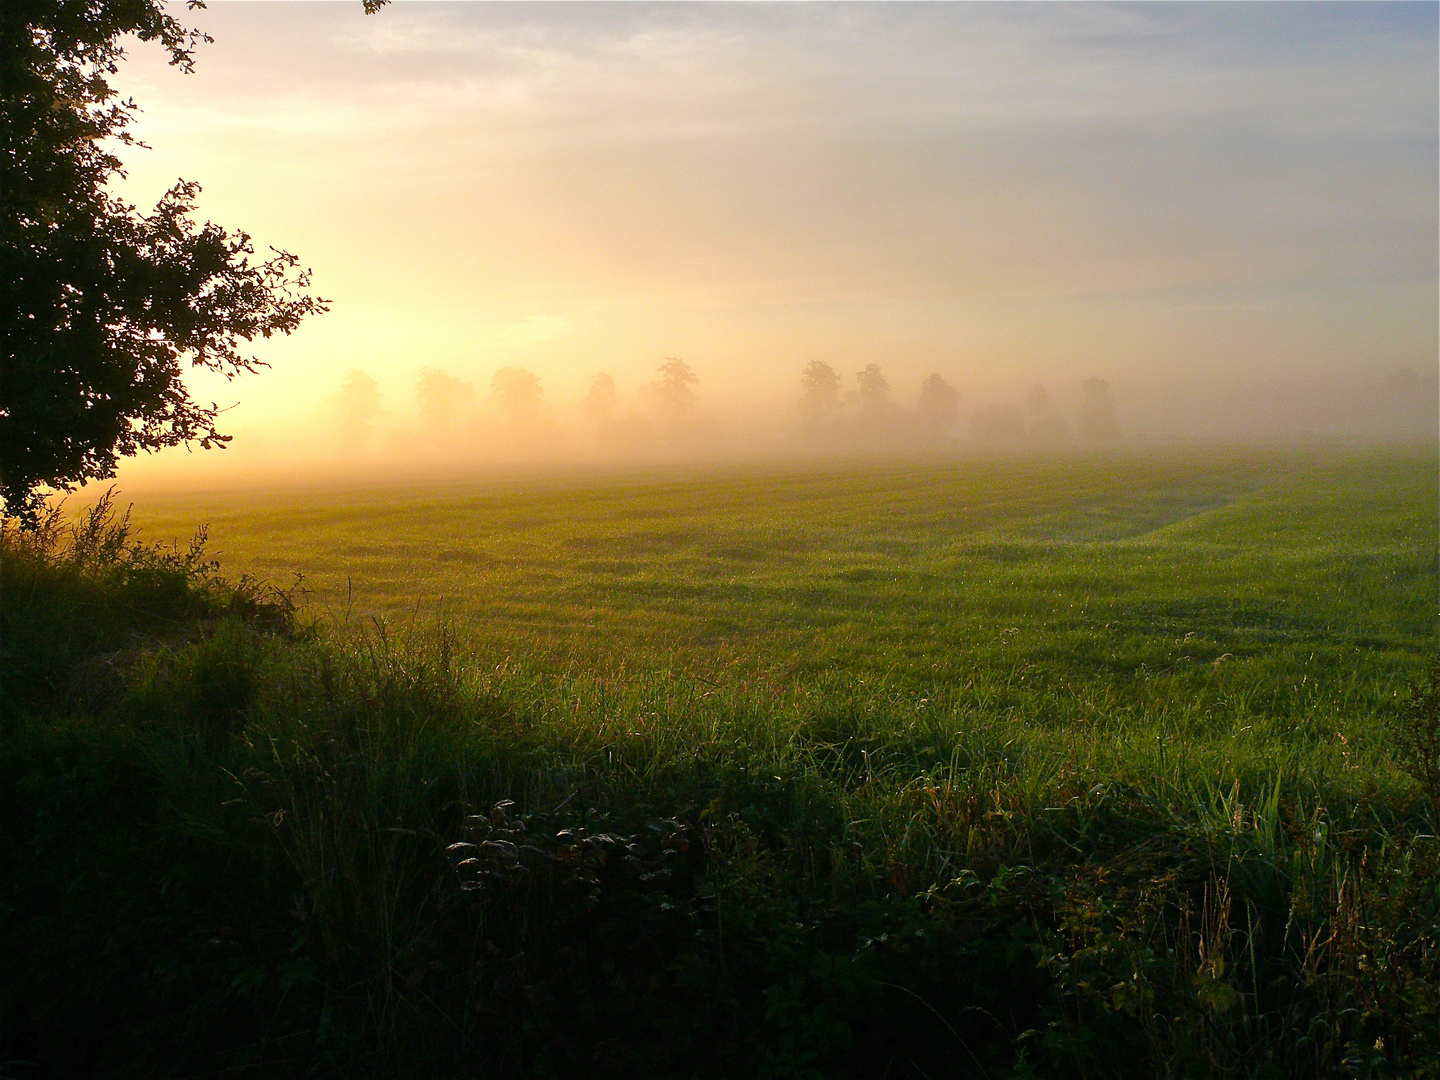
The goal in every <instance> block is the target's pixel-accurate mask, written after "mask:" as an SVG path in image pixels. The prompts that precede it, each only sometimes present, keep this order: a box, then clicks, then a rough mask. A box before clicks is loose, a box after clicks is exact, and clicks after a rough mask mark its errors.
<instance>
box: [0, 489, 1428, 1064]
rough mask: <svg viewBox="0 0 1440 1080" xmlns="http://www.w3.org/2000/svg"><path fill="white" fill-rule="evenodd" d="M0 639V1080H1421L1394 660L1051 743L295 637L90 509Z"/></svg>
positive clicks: (9, 577) (413, 648)
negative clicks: (1304, 687) (1340, 684)
mask: <svg viewBox="0 0 1440 1080" xmlns="http://www.w3.org/2000/svg"><path fill="white" fill-rule="evenodd" d="M1387 572H1388V571H1387ZM3 619H4V622H3V649H4V656H3V660H0V679H3V683H0V692H3V731H0V1075H3V1076H4V1077H7V1078H8V1077H16V1078H19V1077H26V1078H29V1077H36V1078H39V1077H77V1076H106V1077H110V1076H114V1077H123V1076H135V1077H146V1078H154V1077H193V1076H220V1075H228V1076H312V1077H314V1076H321V1077H323V1076H347V1077H349V1076H369V1075H377V1076H378V1075H399V1076H434V1077H445V1076H475V1077H529V1076H557V1077H558V1076H596V1077H603V1076H615V1077H638V1076H654V1077H663V1076H673V1077H692V1076H693V1077H746V1076H765V1077H796V1076H814V1077H846V1076H854V1077H883V1076H892V1077H932V1078H933V1077H940V1076H976V1077H1023V1076H1036V1077H1101V1076H1116V1077H1120V1076H1134V1077H1154V1076H1175V1077H1182V1076H1183V1077H1209V1076H1216V1077H1219V1076H1226V1077H1229V1076H1235V1077H1240V1076H1245V1077H1250V1076H1254V1077H1265V1076H1275V1077H1315V1076H1374V1077H1380V1076H1386V1077H1392V1076H1393V1077H1424V1076H1435V1075H1437V1074H1440V841H1437V839H1436V834H1437V825H1440V717H1437V697H1436V682H1435V673H1434V671H1431V672H1430V673H1429V674H1428V676H1427V674H1426V670H1425V668H1426V662H1425V661H1424V660H1423V659H1422V657H1421V655H1420V654H1416V653H1414V652H1412V653H1411V654H1410V659H1409V660H1408V661H1407V662H1405V663H1404V664H1402V668H1403V676H1404V677H1403V679H1402V680H1401V681H1402V683H1404V684H1413V685H1414V689H1413V690H1412V691H1411V692H1410V694H1409V696H1408V697H1407V696H1405V695H1404V694H1399V695H1396V694H1395V693H1393V692H1391V691H1389V690H1387V689H1385V688H1384V687H1383V686H1382V688H1381V689H1380V690H1379V691H1376V692H1374V693H1371V692H1370V690H1368V689H1367V688H1366V687H1357V686H1354V685H1351V686H1350V687H1349V689H1348V690H1345V691H1344V693H1342V692H1341V691H1340V690H1335V691H1334V692H1333V693H1331V692H1330V691H1327V692H1326V693H1327V695H1328V696H1326V697H1325V698H1324V699H1323V700H1321V699H1320V698H1304V697H1303V695H1301V697H1299V698H1296V699H1295V700H1299V701H1301V703H1302V706H1303V707H1301V708H1299V709H1298V711H1297V712H1294V713H1292V712H1288V711H1285V710H1281V709H1278V708H1271V709H1270V710H1269V713H1268V714H1267V711H1266V708H1265V707H1264V706H1260V705H1256V706H1253V707H1252V712H1251V713H1249V714H1244V715H1242V718H1244V716H1249V717H1250V721H1247V722H1249V723H1250V726H1247V727H1245V728H1244V729H1243V730H1244V731H1245V732H1248V733H1249V734H1247V735H1245V736H1243V737H1242V736H1240V735H1232V734H1231V733H1230V732H1229V731H1228V730H1227V731H1219V730H1218V729H1216V725H1217V724H1218V720H1216V716H1218V715H1219V713H1218V711H1216V712H1214V714H1213V715H1212V713H1210V712H1206V710H1205V708H1201V707H1200V706H1196V708H1195V709H1191V710H1189V711H1187V710H1185V709H1177V710H1175V711H1172V712H1169V713H1164V714H1161V713H1154V714H1144V713H1143V710H1141V709H1139V707H1138V706H1133V705H1131V704H1127V700H1126V699H1118V698H1117V699H1114V700H1112V701H1110V703H1109V706H1107V707H1110V708H1111V711H1112V712H1114V713H1115V714H1116V716H1117V717H1118V719H1115V720H1114V721H1113V722H1112V723H1111V725H1110V726H1109V727H1107V726H1106V725H1105V723H1104V722H1102V721H1097V720H1095V718H1094V717H1095V712H1096V710H1094V709H1087V708H1080V707H1079V706H1077V705H1076V701H1077V700H1078V699H1080V698H1082V697H1083V696H1084V694H1085V692H1086V691H1085V689H1084V688H1083V687H1081V686H1079V685H1068V686H1067V685H1066V684H1064V682H1063V680H1061V679H1059V678H1058V677H1056V678H1055V679H1054V680H1052V685H1051V686H1050V687H1049V689H1048V691H1047V692H1048V693H1050V694H1052V695H1053V697H1054V701H1055V706H1054V707H1055V709H1056V710H1057V711H1058V712H1059V713H1063V715H1064V716H1065V717H1066V718H1067V719H1065V720H1064V722H1063V725H1062V722H1061V721H1060V720H1056V721H1054V723H1053V724H1052V725H1051V726H1049V727H1046V726H1045V725H1044V724H1039V723H1037V724H1035V725H1030V726H1025V725H1017V724H1016V723H1014V722H1013V717H1011V716H1009V715H1008V714H1007V711H1006V710H1007V708H1009V707H1010V706H1009V705H1008V704H1007V701H1008V700H1010V699H1005V698H1004V697H1003V694H1004V692H1005V691H1004V688H1001V690H997V691H996V692H995V693H996V695H997V696H996V697H995V698H994V700H990V701H988V703H987V702H980V703H976V702H975V701H973V700H970V699H965V698H964V695H963V694H960V693H959V692H958V691H957V692H955V693H952V694H949V696H948V697H947V693H948V692H944V691H941V692H937V693H935V694H933V695H932V696H931V697H924V696H917V692H916V691H915V689H914V688H913V687H909V686H905V685H902V684H901V683H898V682H897V683H886V682H885V681H884V680H875V679H872V680H870V681H868V682H867V681H864V680H856V679H847V678H846V677H845V676H844V675H843V673H838V674H832V675H830V676H826V675H824V674H823V673H821V674H817V675H814V676H813V677H809V678H808V680H801V681H798V682H795V683H793V684H787V685H779V684H773V683H769V684H767V683H765V682H763V680H754V681H752V680H750V679H749V678H748V677H747V680H746V681H744V682H739V681H736V682H732V683H727V682H724V681H721V680H717V679H715V678H712V677H711V675H713V672H712V673H710V674H706V673H703V672H699V671H696V672H687V671H684V670H678V671H676V670H671V671H664V672H659V671H652V672H649V673H646V672H635V673H632V674H630V675H628V676H627V675H625V674H624V673H623V672H622V673H619V674H614V673H611V674H607V675H603V676H602V675H592V676H587V675H585V674H582V673H576V672H574V671H569V672H566V673H560V674H554V673H550V674H544V675H542V674H537V673H536V672H535V671H532V670H529V669H526V668H525V667H524V666H523V665H521V664H512V663H511V662H510V661H509V660H506V659H501V658H496V657H488V656H487V657H480V658H477V657H474V656H471V655H469V654H467V653H466V651H465V650H464V648H462V647H460V646H458V645H457V641H456V637H455V635H454V634H453V633H452V632H451V631H449V630H447V629H446V627H445V626H444V625H443V624H437V625H435V626H434V627H432V628H431V629H426V630H415V629H411V630H407V631H404V632H397V631H394V630H393V629H387V627H386V624H384V623H383V622H378V621H372V622H369V623H368V624H365V625H356V624H354V623H353V622H352V623H348V624H347V623H341V624H339V625H336V626H332V627H330V628H329V629H325V630H320V629H316V628H315V627H312V626H308V625H306V624H305V623H304V622H303V620H302V619H301V618H300V617H299V616H298V615H297V609H296V606H295V604H294V603H293V602H292V597H291V596H290V595H287V594H286V593H284V592H281V591H277V590H275V589H272V588H268V587H263V586H260V585H258V584H257V583H255V582H253V581H250V580H247V579H242V580H240V581H238V582H227V581H224V580H222V579H221V578H220V577H219V574H218V571H217V569H216V567H215V566H214V565H213V564H212V563H210V562H208V561H207V560H206V557H205V555H204V553H203V550H202V549H201V548H200V547H199V546H198V545H197V546H195V547H193V548H191V549H188V550H187V549H183V548H182V549H166V548H160V547H154V546H144V545H140V544H138V543H137V542H136V541H135V540H134V539H133V537H132V536H131V535H130V534H129V531H128V528H127V525H126V523H125V522H124V521H123V520H118V519H117V518H116V516H115V515H114V513H113V511H112V509H111V508H110V507H109V506H108V504H105V503H102V504H101V506H100V507H98V508H97V509H96V510H95V511H94V512H92V513H91V514H90V515H89V516H88V517H87V518H86V519H85V520H84V521H82V522H81V523H80V525H79V526H76V527H71V526H69V525H65V524H62V521H61V519H60V518H58V517H52V518H51V519H50V521H49V522H48V523H47V524H46V525H45V526H44V527H42V528H41V529H40V530H39V531H38V532H33V533H24V532H19V531H16V530H14V529H11V528H9V527H8V526H7V528H6V531H5V533H4V549H3ZM1325 632H1326V633H1330V634H1333V635H1338V634H1341V628H1340V627H1338V626H1337V627H1332V628H1331V629H1328V630H1326V631H1325ZM1322 646H1323V643H1322V645H1321V646H1317V649H1322ZM1199 648H1200V646H1199V644H1198V643H1197V645H1196V646H1195V649H1194V650H1192V651H1197V650H1198V649H1199ZM1338 648H1339V646H1334V647H1333V648H1332V652H1331V654H1330V655H1331V656H1332V657H1333V656H1336V655H1339V653H1338V651H1337V650H1338ZM1258 651H1259V650H1257V654H1258ZM1322 651H1323V649H1322ZM1313 655H1314V653H1312V656H1313ZM1185 659H1186V660H1189V659H1190V657H1189V656H1187V657H1185ZM1202 659H1203V660H1204V662H1203V663H1197V664H1196V665H1195V670H1194V673H1193V674H1186V675H1184V678H1186V679H1190V680H1191V681H1192V683H1193V689H1194V695H1195V696H1194V700H1195V701H1197V702H1201V703H1202V704H1203V702H1204V701H1207V700H1210V699H1208V698H1206V697H1205V695H1206V694H1212V695H1213V693H1214V692H1213V691H1211V690H1207V689H1206V686H1207V685H1208V684H1207V683H1206V682H1205V680H1207V679H1213V678H1214V677H1216V676H1215V673H1216V672H1220V671H1222V669H1223V665H1224V664H1226V663H1228V662H1231V661H1233V660H1234V659H1235V658H1234V656H1233V655H1232V654H1230V653H1225V654H1223V655H1220V656H1217V657H1215V658H1214V659H1213V660H1209V659H1206V658H1202ZM1407 665H1408V666H1407ZM1313 670H1315V669H1312V671H1313ZM1316 677H1317V678H1330V677H1331V676H1330V675H1326V674H1325V673H1323V672H1320V673H1319V674H1317V675H1316ZM827 678H828V680H829V681H827ZM1017 678H1018V677H1017ZM1299 680H1300V677H1299V676H1297V681H1299ZM1326 685H1327V686H1329V685H1331V684H1329V683H1327V684H1326ZM1366 685H1367V686H1368V685H1369V684H1368V683H1367V684H1366ZM1016 693H1019V691H1018V690H1017V691H1016ZM1137 693H1139V691H1137ZM1067 694H1068V695H1069V696H1068V698H1067V697H1066V695H1067ZM1346 695H1348V696H1346ZM1133 700H1140V699H1139V698H1134V699H1133ZM1276 700H1279V699H1278V698H1277V699H1276ZM1286 700H1290V699H1286ZM1067 701H1068V703H1069V704H1068V705H1066V704H1065V703H1066V702H1067ZM1347 703H1348V704H1347ZM1232 704H1233V703H1232ZM1347 707H1348V708H1353V709H1362V710H1363V711H1365V713H1366V716H1367V718H1368V719H1367V720H1366V723H1369V724H1371V725H1372V726H1371V727H1363V726H1361V727H1359V728H1356V729H1354V730H1353V731H1352V737H1354V738H1355V739H1356V741H1357V742H1359V741H1366V740H1368V748H1367V747H1361V746H1358V745H1357V746H1355V747H1353V748H1352V747H1351V746H1350V741H1349V738H1350V737H1347V736H1345V735H1343V734H1342V733H1341V730H1340V728H1339V727H1338V726H1337V725H1338V724H1339V723H1340V721H1339V720H1337V719H1336V716H1337V715H1338V714H1339V713H1341V712H1343V711H1344V710H1345V709H1346V708H1347ZM1207 708H1208V706H1207ZM1067 709H1068V711H1066V710H1067ZM1100 711H1102V712H1103V711H1104V710H1103V709H1101V710H1100ZM1282 713H1283V715H1281V714H1282ZM1271 714H1273V715H1271ZM1267 715H1268V716H1269V717H1270V718H1269V719H1268V720H1267V719H1266V717H1267ZM1087 718H1088V719H1087ZM1266 723H1273V724H1274V725H1275V727H1274V730H1273V731H1268V732H1267V733H1262V734H1263V738H1262V737H1261V735H1257V734H1256V733H1255V732H1252V731H1251V727H1254V726H1257V725H1258V726H1260V727H1263V726H1264V725H1265V724H1266ZM1087 725H1088V726H1087ZM1207 725H1209V727H1207ZM1306 725H1309V726H1308V727H1307V726H1306ZM1331 727H1334V728H1335V730H1334V731H1333V732H1332V731H1330V730H1328V729H1329V728H1331ZM1062 728H1063V730H1062ZM1257 739H1259V740H1260V741H1256V740H1257ZM1247 740H1248V741H1247ZM1265 740H1269V741H1265ZM1281 748H1285V749H1281ZM1352 749H1353V751H1354V753H1355V754H1356V755H1357V759H1356V760H1361V759H1363V762H1364V768H1357V767H1354V766H1353V763H1352V761H1351V759H1350V757H1349V755H1350V753H1351V751H1352ZM1337 762H1339V764H1337Z"/></svg>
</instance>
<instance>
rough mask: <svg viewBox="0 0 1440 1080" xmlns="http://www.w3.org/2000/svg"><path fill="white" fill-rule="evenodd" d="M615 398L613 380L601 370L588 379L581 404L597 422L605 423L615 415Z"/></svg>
mask: <svg viewBox="0 0 1440 1080" xmlns="http://www.w3.org/2000/svg"><path fill="white" fill-rule="evenodd" d="M615 398H616V393H615V380H614V379H612V378H611V377H610V376H609V375H607V374H605V372H603V371H601V372H597V373H596V374H595V377H594V378H592V379H591V380H590V389H589V390H587V391H586V392H585V399H584V401H583V402H582V404H583V405H584V407H585V411H586V412H587V413H589V414H590V416H591V417H592V418H593V419H594V420H595V421H596V422H597V423H600V424H607V423H609V422H610V421H611V420H612V419H613V418H614V416H615Z"/></svg>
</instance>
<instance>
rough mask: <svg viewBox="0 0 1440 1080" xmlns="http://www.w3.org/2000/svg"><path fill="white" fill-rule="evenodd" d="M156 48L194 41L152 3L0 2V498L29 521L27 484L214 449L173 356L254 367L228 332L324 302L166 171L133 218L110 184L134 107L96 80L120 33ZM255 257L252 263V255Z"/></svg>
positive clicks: (66, 480) (212, 418)
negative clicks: (200, 207)
mask: <svg viewBox="0 0 1440 1080" xmlns="http://www.w3.org/2000/svg"><path fill="white" fill-rule="evenodd" d="M132 36H133V38H135V39H139V40H140V41H144V42H155V43H157V44H158V45H159V47H160V48H162V49H164V50H165V52H166V53H168V55H169V58H170V63H171V64H172V65H173V66H175V67H178V68H180V69H181V70H183V71H186V72H188V71H190V70H191V67H192V64H193V61H194V49H195V47H196V45H197V44H199V43H200V42H201V41H208V40H209V39H208V38H206V37H205V36H204V35H203V34H201V33H200V32H199V31H198V30H191V29H187V28H186V27H184V26H182V25H181V24H180V23H179V22H177V21H176V19H175V18H174V17H173V16H172V15H170V14H169V13H168V12H167V11H166V9H165V6H164V5H163V4H162V3H160V2H159V0H71V2H66V3H53V2H52V3H47V2H43V0H6V2H5V3H0V349H3V353H0V368H3V371H4V381H3V385H0V461H3V462H4V475H3V477H0V499H3V501H4V504H5V510H6V512H7V513H10V514H16V515H18V516H20V517H21V519H22V520H23V521H25V522H26V523H28V524H33V523H34V522H35V519H36V514H37V513H38V510H39V507H40V504H41V502H42V501H43V497H42V496H41V495H40V494H39V489H40V488H41V487H42V486H50V487H53V488H60V489H68V488H69V487H71V486H72V485H74V484H76V483H80V482H83V481H85V480H92V479H101V478H105V477H110V476H113V475H114V474H115V466H116V461H117V459H118V458H120V457H126V456H130V455H133V454H137V453H139V452H140V451H142V450H156V449H159V448H161V447H165V446H175V445H178V444H182V443H190V442H198V443H199V444H200V446H201V447H203V448H207V449H208V448H210V447H214V446H224V445H225V443H226V442H228V441H229V436H228V435H223V434H221V433H220V432H219V430H218V429H217V428H216V426H215V423H216V419H217V417H218V415H219V412H220V408H219V406H218V405H216V404H215V403H214V402H212V403H210V404H209V405H204V404H202V403H200V402H197V401H194V400H192V399H191V397H190V393H189V391H188V390H187V389H186V387H185V384H184V381H183V379H182V371H183V368H184V366H185V365H187V364H188V365H189V366H191V367H200V368H207V369H209V370H211V371H217V372H220V373H221V374H223V375H225V376H226V377H227V378H228V377H234V376H235V375H238V374H240V373H241V372H245V371H254V370H255V369H256V368H258V367H263V366H264V365H263V364H262V363H261V362H260V361H259V360H257V359H255V358H254V357H251V356H246V355H245V354H244V353H243V352H241V351H240V350H241V347H242V342H249V341H253V340H254V339H255V338H256V337H270V336H272V335H275V334H288V333H290V332H291V331H292V330H294V329H295V328H296V327H297V326H298V325H299V324H300V321H301V320H302V319H304V318H305V317H306V316H307V315H311V314H314V313H316V312H321V311H324V310H325V309H326V303H325V301H323V300H320V299H317V298H315V297H312V296H309V295H307V294H306V290H307V289H308V288H309V286H310V277H309V273H308V271H304V270H299V269H297V267H298V260H297V259H296V258H295V257H294V256H293V255H289V254H287V253H286V252H283V251H276V252H275V253H274V255H273V256H272V257H270V258H264V259H260V260H254V256H255V248H254V246H253V245H252V244H251V242H250V237H249V236H247V235H246V234H245V233H243V232H234V233H230V232H227V231H226V230H224V229H222V228H220V227H219V226H217V225H213V224H209V223H207V224H204V225H200V224H197V223H196V222H195V220H194V219H193V218H192V217H191V214H192V213H193V211H194V209H195V201H196V198H197V196H198V195H199V192H200V188H199V185H198V184H195V183H193V182H189V181H183V180H182V181H180V182H178V183H177V184H176V185H175V186H174V187H172V188H171V189H170V190H169V191H168V192H166V193H165V195H164V197H163V198H162V199H161V200H160V202H159V203H158V204H157V205H156V207H155V209H154V210H152V211H151V212H150V213H148V214H143V213H141V212H140V211H139V210H137V209H136V208H135V207H134V206H131V205H130V204H128V203H126V202H124V201H122V200H121V199H118V198H116V197H115V196H114V195H113V194H111V192H110V190H109V188H108V186H107V185H108V184H109V183H110V181H111V180H112V179H114V178H115V177H117V176H120V175H122V171H121V164H120V159H119V158H118V157H117V156H116V155H115V154H114V153H113V152H112V151H111V148H112V147H114V146H115V144H117V143H124V144H129V145H138V143H136V141H135V139H134V137H133V136H132V135H131V133H130V131H129V126H130V123H131V121H132V119H133V118H134V114H135V105H134V103H133V102H131V101H128V100H123V99H120V98H118V97H117V96H116V94H115V90H114V89H113V88H112V87H111V85H110V83H109V81H108V80H109V77H110V76H112V75H114V74H115V73H116V72H117V71H118V70H119V67H118V65H119V63H120V61H121V60H122V59H123V58H124V55H125V50H124V47H123V46H124V43H126V42H127V41H128V40H130V39H131V38H132ZM252 260H254V261H252Z"/></svg>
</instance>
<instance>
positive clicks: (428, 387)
mask: <svg viewBox="0 0 1440 1080" xmlns="http://www.w3.org/2000/svg"><path fill="white" fill-rule="evenodd" d="M415 400H416V402H417V403H418V404H419V405H420V415H421V417H422V418H423V419H424V420H425V424H426V426H427V427H428V428H429V429H430V430H431V431H432V432H443V431H446V430H448V429H449V428H452V427H454V426H455V421H456V420H458V419H459V418H460V415H461V414H462V413H463V412H464V411H465V410H466V409H468V408H470V407H471V406H472V405H473V404H474V402H475V387H473V386H471V385H470V384H469V383H467V382H461V381H460V380H459V379H457V378H456V377H455V376H454V375H449V374H446V373H445V372H443V371H440V370H438V369H436V368H421V369H420V381H419V382H418V383H416V384H415Z"/></svg>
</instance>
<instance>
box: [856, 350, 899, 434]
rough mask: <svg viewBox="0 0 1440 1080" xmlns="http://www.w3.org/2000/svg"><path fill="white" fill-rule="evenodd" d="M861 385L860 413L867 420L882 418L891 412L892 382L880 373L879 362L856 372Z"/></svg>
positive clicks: (859, 391) (858, 383) (858, 397)
mask: <svg viewBox="0 0 1440 1080" xmlns="http://www.w3.org/2000/svg"><path fill="white" fill-rule="evenodd" d="M855 382H856V384H857V385H858V386H859V390H858V391H857V392H856V400H857V401H858V402H859V404H860V415H861V416H862V417H864V418H865V419H867V420H882V419H884V418H885V417H887V416H888V415H889V414H890V410H891V408H892V405H891V402H890V382H889V380H887V379H886V378H885V376H884V375H882V374H881V373H880V365H879V364H866V365H865V366H864V367H863V368H861V369H860V370H859V371H858V372H856V373H855Z"/></svg>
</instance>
